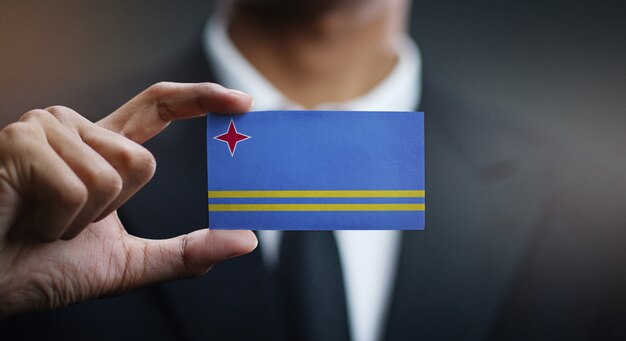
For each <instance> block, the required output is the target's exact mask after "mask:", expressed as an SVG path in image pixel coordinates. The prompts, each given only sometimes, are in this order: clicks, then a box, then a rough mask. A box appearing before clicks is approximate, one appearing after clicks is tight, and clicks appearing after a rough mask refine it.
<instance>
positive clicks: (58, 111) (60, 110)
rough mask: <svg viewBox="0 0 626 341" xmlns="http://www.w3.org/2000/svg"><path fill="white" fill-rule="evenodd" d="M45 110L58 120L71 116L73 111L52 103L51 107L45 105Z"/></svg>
mask: <svg viewBox="0 0 626 341" xmlns="http://www.w3.org/2000/svg"><path fill="white" fill-rule="evenodd" d="M46 111H47V112H49V113H50V114H51V115H52V116H54V117H55V118H57V119H59V120H62V119H63V118H66V117H68V116H71V115H72V114H73V113H74V110H72V109H70V108H68V107H64V106H62V105H53V106H51V107H47V108H46Z"/></svg>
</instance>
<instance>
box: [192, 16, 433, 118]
mask: <svg viewBox="0 0 626 341" xmlns="http://www.w3.org/2000/svg"><path fill="white" fill-rule="evenodd" d="M227 20H228V15H227V13H226V12H225V11H219V10H218V11H216V13H215V14H214V15H213V16H212V17H211V18H209V20H207V22H206V24H205V27H204V32H203V48H204V53H205V55H206V57H207V58H208V60H209V61H210V62H211V65H213V66H214V70H215V71H214V72H215V75H216V77H217V79H218V81H219V82H221V83H222V84H223V85H224V86H227V87H230V88H234V89H238V90H241V91H244V92H247V93H249V94H250V95H252V96H253V97H254V101H255V104H254V107H253V110H276V109H299V108H301V106H299V105H298V104H297V103H293V102H292V101H290V100H289V99H288V98H286V97H285V96H284V95H283V94H282V93H281V92H280V91H279V90H278V89H277V88H276V87H275V86H274V85H273V84H272V83H271V82H270V81H269V80H267V79H266V78H265V77H263V75H261V73H260V72H259V71H258V70H256V68H255V67H254V66H253V65H252V64H251V63H250V62H249V61H248V60H247V59H246V58H245V57H244V56H243V55H242V54H241V53H240V52H239V51H238V50H237V48H236V47H235V45H234V44H233V42H232V41H231V40H230V37H229V36H228V34H227V32H226V27H227ZM397 53H398V61H397V63H396V65H395V66H394V68H393V69H392V70H391V72H390V73H389V74H388V75H387V77H386V78H385V79H384V80H383V81H382V82H380V83H379V84H378V85H377V86H376V87H374V88H373V89H372V90H370V91H368V92H367V93H365V94H363V95H361V96H360V97H357V98H355V99H353V100H351V101H348V102H341V103H337V102H329V103H323V104H320V105H319V106H318V107H317V108H316V109H321V110H331V109H334V110H370V111H372V110H379V111H412V110H415V109H416V108H417V107H418V105H419V102H420V96H421V64H422V63H421V56H420V52H419V48H418V47H417V45H416V44H415V42H414V41H413V40H412V39H411V38H410V37H409V36H404V37H402V39H400V41H399V44H397Z"/></svg>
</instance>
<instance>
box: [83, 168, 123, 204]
mask: <svg viewBox="0 0 626 341" xmlns="http://www.w3.org/2000/svg"><path fill="white" fill-rule="evenodd" d="M123 185H124V183H123V181H122V178H121V177H120V175H119V174H118V173H117V171H115V169H113V168H112V167H111V168H110V169H105V170H100V171H98V172H95V173H94V174H93V175H92V178H91V179H90V186H89V187H90V190H91V191H92V192H93V193H94V194H95V195H98V196H99V197H106V198H111V197H115V196H117V195H118V194H120V192H122V187H123Z"/></svg>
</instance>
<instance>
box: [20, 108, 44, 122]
mask: <svg viewBox="0 0 626 341" xmlns="http://www.w3.org/2000/svg"><path fill="white" fill-rule="evenodd" d="M51 118H52V115H51V114H50V112H48V111H46V110H42V109H34V110H30V111H28V112H26V113H25V114H24V115H22V116H21V117H20V119H19V120H20V121H21V122H29V121H46V120H49V119H51Z"/></svg>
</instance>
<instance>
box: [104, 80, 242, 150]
mask: <svg viewBox="0 0 626 341" xmlns="http://www.w3.org/2000/svg"><path fill="white" fill-rule="evenodd" d="M251 105H252V97H251V96H250V95H248V94H245V93H243V92H240V91H237V90H232V89H227V88H225V87H223V86H221V85H219V84H215V83H195V84H184V83H170V82H161V83H157V84H154V85H152V86H151V87H149V88H148V89H146V90H144V91H143V92H141V93H140V94H139V95H137V96H135V97H134V98H133V99H131V100H130V101H128V102H127V103H126V104H124V105H122V106H121V107H120V108H119V109H117V110H115V111H114V112H113V113H111V114H110V115H109V116H107V117H105V118H103V119H102V120H100V121H98V122H97V124H98V125H99V126H101V127H104V128H106V129H109V130H111V131H114V132H116V133H118V134H120V135H122V136H125V137H127V138H129V139H131V140H133V141H135V142H137V143H143V142H145V141H147V140H149V139H150V138H152V137H153V136H155V135H156V134H158V133H159V132H161V131H162V130H163V129H165V127H167V126H168V125H169V123H170V122H171V121H174V120H178V119H185V118H191V117H198V116H203V115H205V114H206V113H207V112H215V113H220V114H238V113H243V112H246V111H248V110H249V109H250V106H251Z"/></svg>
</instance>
